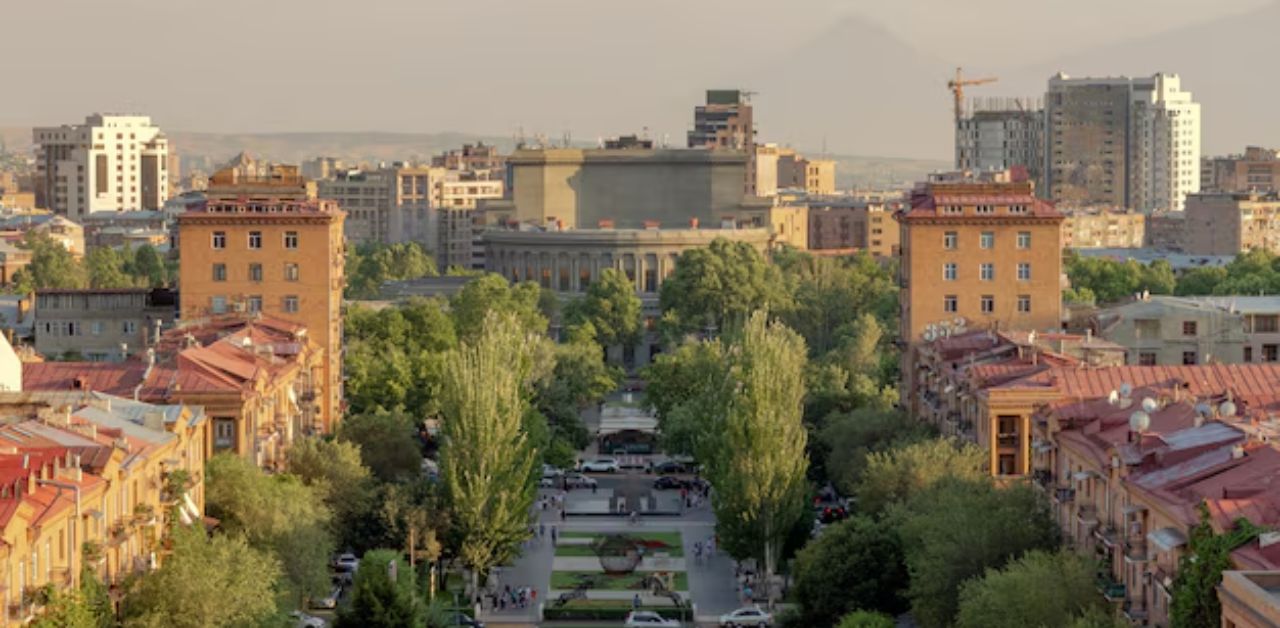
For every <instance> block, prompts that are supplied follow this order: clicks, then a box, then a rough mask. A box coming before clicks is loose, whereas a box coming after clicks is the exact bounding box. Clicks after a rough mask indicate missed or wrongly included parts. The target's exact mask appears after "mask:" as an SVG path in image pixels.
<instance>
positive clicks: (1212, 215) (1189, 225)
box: [1182, 192, 1280, 255]
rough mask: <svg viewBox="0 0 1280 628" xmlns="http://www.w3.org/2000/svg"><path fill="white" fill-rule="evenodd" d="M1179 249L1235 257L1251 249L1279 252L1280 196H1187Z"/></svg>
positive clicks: (1191, 252)
mask: <svg viewBox="0 0 1280 628" xmlns="http://www.w3.org/2000/svg"><path fill="white" fill-rule="evenodd" d="M1184 213H1185V214H1186V217H1185V218H1184V222H1183V231H1182V250H1183V251H1185V252H1187V253H1190V254H1192V255H1236V254H1238V253H1240V252H1242V251H1248V250H1250V249H1263V250H1266V251H1271V252H1273V253H1280V195H1278V194H1276V193H1267V194H1260V193H1256V192H1244V193H1234V194H1232V193H1212V194H1193V195H1191V196H1189V197H1187V209H1186V212H1184Z"/></svg>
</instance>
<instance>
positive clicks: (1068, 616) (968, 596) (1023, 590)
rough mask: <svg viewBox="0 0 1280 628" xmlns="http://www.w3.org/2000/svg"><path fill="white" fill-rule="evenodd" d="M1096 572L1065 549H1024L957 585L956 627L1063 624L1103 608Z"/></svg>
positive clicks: (1011, 627)
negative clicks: (999, 565) (1001, 565)
mask: <svg viewBox="0 0 1280 628" xmlns="http://www.w3.org/2000/svg"><path fill="white" fill-rule="evenodd" d="M1095 571H1096V564H1095V563H1094V561H1093V560H1091V559H1088V558H1085V557H1084V556H1081V555H1079V554H1076V553H1074V552H1071V551H1069V550H1064V551H1060V552H1057V553H1049V552H1044V551H1032V552H1027V553H1026V554H1025V555H1024V556H1022V557H1021V558H1019V559H1017V560H1015V561H1013V562H1011V563H1009V564H1008V565H1006V566H1005V567H1004V568H1003V569H988V570H987V572H986V574H985V575H983V576H982V577H981V578H974V579H972V580H969V581H967V582H965V583H963V584H962V585H961V587H960V614H959V615H958V617H957V618H956V628H1002V627H1007V628H1023V627H1024V626H1066V625H1068V624H1070V623H1071V622H1072V620H1073V619H1074V618H1076V617H1079V616H1081V615H1083V614H1084V613H1086V612H1088V611H1089V610H1090V609H1096V610H1102V609H1104V608H1105V607H1106V602H1105V600H1103V599H1102V596H1101V595H1099V594H1098V590H1097V588H1096V586H1095V584H1094V573H1095Z"/></svg>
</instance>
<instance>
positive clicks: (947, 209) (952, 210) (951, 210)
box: [942, 205, 964, 214]
mask: <svg viewBox="0 0 1280 628" xmlns="http://www.w3.org/2000/svg"><path fill="white" fill-rule="evenodd" d="M942 213H944V214H961V213H964V207H962V206H960V205H943V206H942Z"/></svg>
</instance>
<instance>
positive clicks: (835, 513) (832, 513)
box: [818, 506, 849, 524]
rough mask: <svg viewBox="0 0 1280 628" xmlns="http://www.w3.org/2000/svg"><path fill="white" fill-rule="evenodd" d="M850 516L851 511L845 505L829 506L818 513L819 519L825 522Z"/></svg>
mask: <svg viewBox="0 0 1280 628" xmlns="http://www.w3.org/2000/svg"><path fill="white" fill-rule="evenodd" d="M848 517H849V511H847V510H845V509H844V506H827V507H825V508H823V509H822V510H821V511H820V512H819V513H818V521H819V522H821V523H824V524H827V523H835V522H837V521H843V520H844V519H846V518H848Z"/></svg>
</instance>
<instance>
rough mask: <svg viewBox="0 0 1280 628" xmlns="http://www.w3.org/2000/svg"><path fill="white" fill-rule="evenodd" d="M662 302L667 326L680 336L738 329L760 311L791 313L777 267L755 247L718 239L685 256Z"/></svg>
mask: <svg viewBox="0 0 1280 628" xmlns="http://www.w3.org/2000/svg"><path fill="white" fill-rule="evenodd" d="M659 301H660V303H661V306H662V312H663V323H664V325H666V326H667V328H668V331H670V332H673V333H674V334H675V335H677V336H678V335H681V334H684V333H689V332H700V331H703V330H704V329H707V328H715V329H719V330H725V329H728V328H730V327H734V326H739V325H742V324H743V323H745V322H746V320H747V317H748V316H750V315H751V313H752V312H755V311H756V310H762V309H764V310H770V311H774V312H780V311H783V310H786V309H787V308H789V307H790V301H791V299H790V295H789V294H788V293H787V290H786V289H785V286H784V284H783V281H782V274H781V272H780V270H779V269H778V267H777V266H774V265H773V264H770V263H769V262H768V260H766V259H765V257H764V255H762V254H761V253H760V252H759V251H757V250H756V249H755V247H753V246H751V245H750V244H747V243H746V242H731V241H729V240H725V239H723V238H717V239H716V240H714V241H712V242H711V245H710V246H708V247H706V248H696V249H691V250H688V251H685V252H684V253H681V254H680V260H679V262H678V263H677V264H676V268H675V272H673V273H672V274H671V275H670V276H669V277H667V279H666V281H664V282H663V283H662V287H661V289H660V291H659Z"/></svg>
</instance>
